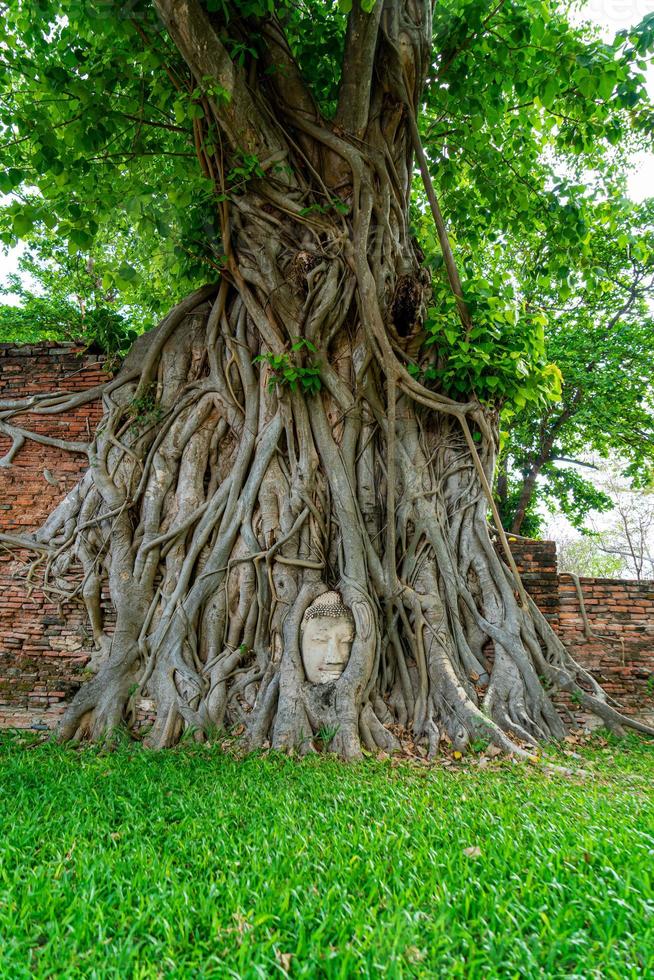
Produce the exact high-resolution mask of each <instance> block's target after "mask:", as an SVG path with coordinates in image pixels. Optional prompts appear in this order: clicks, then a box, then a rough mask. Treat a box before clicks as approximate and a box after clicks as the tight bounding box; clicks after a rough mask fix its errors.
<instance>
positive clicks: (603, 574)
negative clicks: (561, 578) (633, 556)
mask: <svg viewBox="0 0 654 980" xmlns="http://www.w3.org/2000/svg"><path fill="white" fill-rule="evenodd" d="M602 538H603V536H601V535H599V534H585V535H583V536H582V537H580V538H574V539H573V538H569V539H563V540H561V539H558V540H557V542H556V554H557V564H558V568H559V572H572V573H573V574H574V575H585V576H589V577H590V578H619V577H620V576H621V574H622V572H623V570H624V561H623V560H622V559H621V558H620V556H618V555H608V554H606V553H605V552H603V551H601V550H600V547H601V544H602Z"/></svg>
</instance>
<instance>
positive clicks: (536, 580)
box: [509, 535, 559, 629]
mask: <svg viewBox="0 0 654 980" xmlns="http://www.w3.org/2000/svg"><path fill="white" fill-rule="evenodd" d="M509 545H510V547H511V551H512V552H513V556H514V558H515V560H516V563H517V565H518V568H519V569H520V575H521V576H522V581H523V582H524V585H525V588H526V589H527V592H528V593H529V595H530V596H531V597H532V599H533V600H534V602H535V603H536V605H537V606H538V608H539V609H540V611H541V612H542V613H543V615H544V616H545V617H546V619H547V620H548V621H549V622H550V623H551V624H552V626H553V627H554V629H556V628H557V626H558V622H559V574H558V568H557V563H556V544H555V543H554V541H532V540H530V539H528V538H516V537H513V536H512V535H510V536H509Z"/></svg>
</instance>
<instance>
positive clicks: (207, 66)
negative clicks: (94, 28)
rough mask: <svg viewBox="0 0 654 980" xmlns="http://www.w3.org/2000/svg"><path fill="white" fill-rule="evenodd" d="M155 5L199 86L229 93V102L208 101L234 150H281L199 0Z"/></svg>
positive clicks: (262, 152) (261, 153)
mask: <svg viewBox="0 0 654 980" xmlns="http://www.w3.org/2000/svg"><path fill="white" fill-rule="evenodd" d="M155 6H156V8H157V11H158V13H159V16H160V17H161V20H162V21H163V23H164V25H165V27H166V29H167V30H168V32H169V34H170V36H171V38H172V40H173V41H174V43H175V45H176V47H177V49H178V51H179V52H180V54H181V55H182V57H183V58H184V60H185V61H186V63H187V65H188V66H189V68H190V69H191V71H192V72H193V75H194V76H195V78H196V81H197V82H198V84H199V85H204V83H205V82H206V80H207V79H209V80H211V81H212V82H214V83H217V84H218V85H219V86H220V87H221V88H222V89H223V90H224V92H225V98H219V97H217V96H216V95H214V94H211V95H210V96H209V98H208V101H209V104H210V106H211V109H212V111H213V113H214V116H215V118H216V121H217V122H218V123H219V125H220V126H221V127H222V129H223V130H224V132H225V134H226V136H227V138H228V140H229V142H230V143H231V145H232V148H233V149H234V150H239V151H244V152H247V153H252V154H254V155H255V156H257V157H259V158H260V159H264V158H265V157H267V156H269V155H270V154H271V153H274V152H276V151H278V150H279V149H281V144H280V143H279V138H278V136H277V135H276V134H273V131H272V129H271V128H270V127H269V126H268V124H267V123H266V121H265V119H264V117H263V115H262V113H261V112H260V111H259V109H258V107H257V106H256V104H255V102H254V99H253V98H252V94H251V92H250V91H249V89H248V87H247V83H246V79H245V73H244V71H243V69H242V68H239V67H238V66H237V65H235V64H234V62H233V61H232V59H231V58H230V57H229V54H228V53H227V51H226V50H225V48H224V47H223V45H222V44H221V42H220V39H219V38H218V35H217V34H216V32H215V30H214V28H213V26H212V24H211V21H210V20H209V18H208V17H207V15H206V13H205V11H204V10H203V9H202V6H201V4H200V3H199V0H155Z"/></svg>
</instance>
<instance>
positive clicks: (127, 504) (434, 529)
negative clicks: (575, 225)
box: [4, 0, 644, 759]
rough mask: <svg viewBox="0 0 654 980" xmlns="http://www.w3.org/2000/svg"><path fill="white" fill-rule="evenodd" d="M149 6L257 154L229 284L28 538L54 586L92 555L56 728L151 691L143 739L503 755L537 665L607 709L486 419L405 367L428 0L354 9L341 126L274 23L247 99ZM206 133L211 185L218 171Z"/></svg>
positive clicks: (531, 734)
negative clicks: (84, 672)
mask: <svg viewBox="0 0 654 980" xmlns="http://www.w3.org/2000/svg"><path fill="white" fill-rule="evenodd" d="M158 6H159V8H160V10H161V13H162V17H163V19H164V21H165V23H166V24H167V26H168V27H169V30H170V33H171V36H172V37H173V39H174V40H175V42H176V44H177V45H178V47H179V50H180V51H181V52H182V54H183V55H184V57H185V58H186V60H187V62H188V64H189V65H190V67H191V69H192V71H193V72H194V74H195V76H196V78H200V79H205V78H206V77H207V76H210V77H213V78H216V79H219V80H220V82H221V85H223V87H224V88H225V89H227V90H229V91H230V92H231V99H230V101H229V102H228V103H227V108H225V106H224V105H220V106H216V105H214V103H213V102H212V98H211V97H210V96H207V97H206V98H205V100H204V103H205V104H206V111H207V115H208V116H209V117H211V116H213V117H214V118H215V120H216V124H217V125H220V126H221V127H222V131H223V133H224V134H225V140H226V146H227V147H228V148H229V147H230V146H231V147H232V149H231V150H229V149H227V150H225V148H224V147H223V150H222V152H223V153H225V152H227V153H228V154H229V153H231V155H232V159H237V158H238V152H241V151H240V150H239V151H237V150H236V149H235V147H237V146H238V147H241V148H245V149H247V151H248V152H249V153H256V154H257V157H258V160H259V163H258V167H257V169H256V170H254V171H253V173H252V175H251V177H250V179H249V180H248V181H247V183H246V184H245V186H244V187H242V188H241V189H240V190H239V191H234V192H233V193H231V194H229V195H227V196H228V197H229V202H227V201H224V200H223V201H222V202H220V203H219V210H220V217H221V221H222V229H223V244H224V249H225V253H226V265H225V269H224V272H223V274H222V276H221V278H220V281H219V283H217V284H216V285H209V286H207V287H206V288H205V289H202V290H199V291H198V292H197V293H195V294H193V296H191V297H189V298H188V299H187V300H185V301H184V302H183V303H182V304H181V305H180V306H179V307H178V308H176V309H175V310H174V311H173V312H172V313H171V314H170V315H169V316H168V317H167V318H166V319H165V320H164V321H163V322H162V323H161V324H160V325H159V326H158V327H157V328H156V329H155V330H153V331H151V332H150V333H149V334H147V335H145V336H144V337H142V338H140V339H139V340H138V341H137V343H136V345H135V347H134V350H133V351H132V352H131V354H130V355H129V357H128V358H127V360H126V362H125V364H124V366H123V368H122V371H121V373H120V374H119V375H118V377H117V378H116V379H115V380H114V381H113V382H111V384H109V385H107V386H106V388H105V390H104V391H103V392H102V396H103V399H104V407H105V414H104V420H103V422H102V424H101V426H100V428H99V430H98V433H97V435H96V438H95V439H94V442H93V444H92V445H91V447H90V449H89V462H90V468H89V471H88V473H87V474H86V476H85V477H84V479H83V480H82V481H81V483H80V484H79V485H78V486H77V487H76V488H75V489H74V490H73V491H72V492H71V493H70V494H69V495H68V497H67V498H66V499H65V500H64V502H63V503H62V504H61V505H60V506H59V507H58V508H57V510H56V511H55V512H54V513H53V515H52V516H51V518H50V519H49V520H48V522H47V523H46V525H45V526H44V527H43V528H42V530H41V531H40V532H38V534H37V535H36V541H35V544H36V546H38V547H41V548H43V547H46V548H47V549H48V551H47V554H48V559H47V563H46V581H47V582H48V583H50V584H52V585H56V586H57V587H58V588H61V589H64V590H68V591H69V592H70V591H71V585H70V583H71V581H75V577H76V576H77V579H78V580H79V578H80V576H79V572H78V570H79V569H80V568H81V572H82V575H81V584H78V585H77V586H76V589H73V590H72V591H77V593H78V594H81V596H82V598H83V600H84V602H85V604H86V606H87V609H88V613H89V617H90V621H91V624H92V627H93V633H94V637H95V642H96V647H97V655H96V657H95V658H94V661H93V668H94V670H95V674H94V676H93V677H92V678H91V679H90V680H89V681H87V682H86V683H85V684H84V685H83V687H82V688H81V689H80V691H79V692H78V694H77V695H76V697H75V698H74V700H73V702H72V703H71V705H70V707H69V708H68V710H67V712H66V715H65V717H64V719H63V722H62V724H61V728H60V737H61V738H62V739H71V738H79V737H83V736H88V737H91V738H94V739H97V738H101V737H104V736H105V735H106V733H107V731H110V730H112V729H113V728H115V727H116V726H118V725H119V724H121V723H122V722H124V721H127V723H128V724H129V723H131V719H132V714H133V712H132V708H133V705H134V702H135V698H136V697H138V696H139V695H140V694H144V695H147V696H149V697H150V698H152V699H153V700H154V702H155V705H156V720H155V723H154V727H153V729H152V731H151V732H150V734H149V742H150V743H151V744H152V745H153V746H156V747H163V746H169V745H172V744H173V743H174V742H175V741H176V740H178V739H179V737H180V736H181V734H182V732H183V731H184V730H189V729H195V730H197V731H198V732H199V733H204V734H209V733H211V732H212V731H216V730H221V729H225V728H230V727H232V726H243V729H242V730H243V732H244V739H245V740H246V742H247V745H248V746H249V747H250V748H256V747H260V746H264V745H272V746H273V747H274V748H277V749H284V750H288V751H292V750H297V751H299V752H306V751H311V750H313V749H314V748H316V746H317V745H318V744H319V743H321V744H327V743H328V744H329V748H330V749H331V750H332V751H334V752H336V753H338V754H339V755H341V756H342V757H344V758H347V759H353V758H357V757H358V756H360V754H361V751H362V747H363V748H366V749H369V750H375V749H383V750H386V751H391V750H393V749H395V748H397V747H398V745H399V742H398V738H399V737H400V736H401V734H402V732H403V731H406V730H410V731H411V733H412V737H413V738H414V739H415V740H417V741H418V742H424V744H425V746H426V747H427V748H428V750H429V752H430V753H432V754H433V753H434V752H435V751H436V750H437V748H438V744H439V740H440V739H441V738H443V737H445V738H447V739H449V740H450V741H451V742H453V743H454V745H455V746H456V748H458V749H460V750H463V749H464V748H465V746H466V745H467V743H468V742H469V741H470V740H471V739H474V738H483V739H485V740H487V741H491V742H494V743H495V744H497V745H499V746H501V747H502V748H504V749H506V750H507V751H515V752H518V753H520V752H525V749H524V744H525V743H533V742H534V741H536V740H537V739H541V738H546V737H550V736H554V737H559V736H561V735H562V734H563V732H564V727H563V723H562V721H561V719H560V717H559V715H558V713H557V711H556V709H555V708H554V706H553V703H552V701H551V699H550V694H549V693H547V691H546V690H545V685H546V686H547V687H548V688H549V689H556V688H562V689H564V690H566V691H569V692H570V693H573V694H575V695H576V696H577V698H578V699H579V700H580V701H581V703H582V704H584V705H585V706H586V708H588V709H589V710H594V711H596V713H597V714H598V715H599V716H600V717H601V718H602V719H603V720H604V721H605V722H606V723H607V724H608V725H611V726H612V727H614V728H619V726H620V724H621V723H623V722H624V721H625V719H623V718H622V717H621V716H620V715H619V713H618V712H617V711H616V710H615V709H614V708H612V707H610V706H609V705H608V704H607V702H606V699H605V697H604V695H603V693H602V691H601V690H600V688H599V687H598V685H597V684H596V682H595V681H594V680H593V679H592V678H591V677H590V675H589V674H587V673H586V672H585V671H584V670H583V669H582V668H581V667H580V666H579V665H577V664H576V663H575V662H574V661H573V660H572V658H571V657H570V655H569V654H568V653H567V651H566V650H565V649H564V647H563V646H562V645H561V643H560V641H559V640H558V639H557V637H556V636H555V635H554V633H553V632H552V631H551V629H550V628H549V626H548V624H547V623H546V621H545V620H544V619H543V617H542V615H541V614H540V613H539V612H538V610H537V609H536V607H535V606H534V605H533V603H531V602H525V601H524V599H523V600H522V601H521V600H520V598H519V597H520V594H521V591H522V590H521V587H520V586H519V583H518V582H517V581H515V580H514V578H513V576H512V574H511V572H510V571H509V570H508V569H507V568H506V567H505V565H504V564H503V563H502V562H501V561H500V559H499V558H498V556H497V554H496V552H495V549H494V547H493V545H492V543H491V539H490V537H489V532H488V527H487V523H486V513H487V507H488V501H487V498H486V495H485V491H484V487H483V486H482V482H480V480H482V476H483V477H485V480H486V481H487V482H488V483H490V482H492V478H493V471H494V466H495V454H496V448H497V438H496V435H497V433H496V419H495V417H494V416H493V414H492V413H484V412H483V411H482V410H481V408H480V406H479V405H478V404H477V403H475V402H474V400H471V402H470V403H469V404H458V403H455V402H453V401H451V400H450V399H449V398H447V397H445V396H444V395H442V394H438V393H436V392H433V391H430V390H428V389H426V388H424V387H423V386H422V385H421V384H420V383H419V382H418V381H416V380H415V378H414V376H413V374H412V373H410V372H409V370H408V368H409V367H410V366H411V365H415V364H416V363H418V362H419V360H420V356H421V355H420V345H421V340H422V316H423V311H424V307H425V303H426V301H427V299H428V296H429V275H428V274H426V273H425V272H424V271H423V270H422V269H421V267H420V257H419V253H418V251H417V249H416V248H415V247H414V245H413V243H412V240H411V236H410V233H409V227H408V206H409V195H410V182H411V174H412V156H413V155H412V142H411V131H410V126H409V125H408V119H409V113H415V108H414V107H415V105H416V104H417V103H418V100H419V96H420V92H421V90H422V85H423V79H424V77H425V72H426V68H427V64H428V59H429V53H430V34H429V31H430V23H431V12H430V9H429V5H428V4H425V5H424V6H419V5H418V6H416V7H414V6H412V5H405V4H401V3H397V4H393V3H388V4H386V5H384V10H385V11H386V14H387V15H388V16H386V15H384V16H385V17H386V19H385V20H383V18H382V20H380V17H381V15H380V14H379V11H377V14H373V17H372V18H370V17H369V18H368V19H367V20H365V21H363V20H362V24H363V27H361V25H358V26H357V22H356V18H357V17H359V18H364V16H365V17H367V15H364V14H363V12H362V11H361V10H360V8H358V7H357V6H356V5H355V8H354V11H353V15H352V20H351V29H350V31H349V32H348V41H347V44H346V63H345V68H344V81H343V83H342V86H341V106H340V107H339V110H338V112H337V117H336V122H335V123H334V124H333V125H328V124H327V123H325V122H324V121H323V120H321V119H320V118H319V115H318V113H317V111H316V110H315V107H314V106H313V104H312V102H311V100H310V98H309V97H308V96H307V94H306V92H305V91H304V89H302V88H301V87H300V82H299V80H298V78H297V77H296V75H295V74H294V70H293V69H294V66H293V62H292V59H291V58H290V54H289V53H288V51H287V49H286V48H285V47H284V46H283V43H282V42H281V41H280V37H279V34H278V33H277V34H275V31H276V30H277V25H276V24H275V22H271V23H270V24H268V26H267V28H266V29H267V30H268V32H269V33H270V32H272V33H273V34H274V36H275V38H276V42H275V43H276V44H277V49H276V59H277V60H278V61H279V59H282V60H283V58H284V57H285V56H286V55H288V64H287V70H286V71H285V72H277V73H274V74H272V75H270V76H267V77H268V79H269V80H268V81H267V82H266V85H268V88H262V89H261V91H260V92H258V94H257V96H256V98H255V97H253V96H252V95H251V87H245V86H244V85H243V84H242V77H241V74H239V70H238V69H237V68H236V67H235V66H234V65H233V64H231V62H229V63H228V59H227V60H225V56H224V49H222V47H221V44H220V40H219V37H218V35H217V34H216V33H215V32H214V31H213V30H212V26H211V24H210V23H209V21H208V18H207V17H206V15H204V14H203V13H202V9H201V7H200V5H199V4H197V3H194V2H192V0H191V2H185V3H175V2H161V3H159V4H158ZM377 7H379V8H381V7H382V4H381V3H378V5H377ZM375 17H376V18H377V20H374V18H375ZM382 21H383V28H382V27H380V26H379V24H382ZM375 25H377V26H375ZM362 30H363V31H364V34H362ZM365 31H369V32H372V33H373V37H372V40H370V38H368V39H367V40H365V37H367V35H366V36H365V37H364V35H365ZM362 37H363V38H364V40H362ZM199 38H202V39H203V43H200V41H199ZM364 42H365V43H364ZM350 45H353V46H354V48H353V50H354V56H353V57H352V53H351V57H350V61H349V62H348V60H347V58H348V48H349V46H350ZM357 45H359V46H358V47H357ZM221 59H222V60H221ZM348 64H349V65H350V68H351V71H350V72H349V73H348V71H347V67H348ZM230 72H231V74H230ZM272 86H274V87H275V88H274V90H273V89H272V88H271V87H272ZM353 91H356V92H357V93H359V97H360V99H362V101H361V103H359V102H353V101H352V100H353V95H352V93H353ZM348 93H349V94H348ZM264 98H266V99H268V100H269V104H272V102H274V105H275V106H276V108H277V109H278V110H279V111H278V112H276V113H275V112H263V111H262V110H261V108H260V105H261V103H262V100H264ZM271 100H272V102H271ZM291 107H292V108H291ZM236 110H238V111H236ZM277 120H279V121H277ZM239 127H240V129H239ZM343 128H344V129H345V130H347V132H343V131H342V129H343ZM348 134H349V135H348ZM203 145H204V144H203V142H202V139H201V140H200V143H199V146H200V150H199V152H200V155H201V157H202V162H203V165H204V166H205V168H206V169H207V172H210V173H213V174H215V179H216V183H217V187H219V186H220V185H221V183H224V177H223V174H224V173H225V172H226V169H227V165H226V163H225V160H224V159H223V158H221V159H218V154H217V155H216V157H215V158H214V157H209V156H207V153H206V151H205V150H204V149H202V146H203ZM221 196H225V195H221ZM48 404H50V403H46V404H44V403H41V404H40V407H39V406H37V410H47V409H48ZM51 404H52V405H53V406H54V409H55V410H59V409H62V408H63V407H65V404H66V402H65V400H61V399H60V400H59V401H57V400H55V402H53V403H51ZM21 407H22V408H23V409H24V408H25V404H22V405H21V406H18V408H21ZM32 407H34V405H33V403H32ZM17 410H18V409H17ZM4 417H5V418H6V417H7V416H4ZM470 431H472V434H473V440H470V439H469V438H466V432H467V433H468V435H469V433H470ZM475 445H476V446H477V447H478V448H477V450H475V449H474V448H471V447H474V446H475ZM103 588H106V589H107V590H108V593H109V595H110V597H111V604H112V607H113V613H114V617H115V627H114V628H113V629H110V628H107V625H106V623H105V619H104V611H103V608H102V606H101V604H100V595H101V592H102V590H103ZM328 592H331V593H333V592H337V593H338V596H336V597H334V596H333V595H332V596H329V597H328V598H327V599H323V600H322V601H321V598H320V597H321V596H324V595H325V594H326V593H328ZM522 594H523V596H524V592H522ZM316 600H318V601H317V602H316ZM313 619H316V620H317V621H319V622H318V626H319V628H320V629H322V630H323V633H322V636H321V635H319V630H318V633H316V632H315V630H314V631H313V632H312V633H311V635H312V636H313V639H312V640H309V639H307V637H308V636H309V633H310V632H311V631H310V629H309V626H308V624H309V623H311V622H312V620H313ZM330 620H331V623H330ZM315 625H316V624H313V626H315ZM313 626H312V627H311V630H313ZM332 627H333V628H332ZM339 629H340V630H341V633H339ZM348 629H349V630H350V632H349V634H348V635H347V636H346V633H347V630H348ZM343 630H345V632H343ZM339 636H340V637H341V639H340V640H338V637H339ZM335 637H336V639H335ZM337 640H338V643H340V644H341V646H340V647H339V648H338V650H339V651H340V652H338V653H334V651H335V650H336V646H335V645H334V644H336V643H337ZM321 644H323V646H322V647H321ZM489 649H491V650H492V652H489ZM321 650H322V652H321ZM325 651H327V652H326V653H325ZM334 657H336V658H337V659H336V660H334V659H333V658H334ZM330 658H332V659H330ZM309 662H311V664H312V665H313V666H311V668H310V666H309ZM316 665H317V666H316ZM325 665H326V666H325ZM321 670H323V671H325V677H326V679H325V680H324V682H323V681H321V679H320V674H319V671H321ZM315 671H318V674H316V673H315ZM310 675H311V676H313V678H314V679H313V680H312V679H311V676H310ZM316 677H317V678H318V679H317V681H316V679H315V678H316ZM636 724H637V723H636ZM639 727H641V728H643V730H644V726H639Z"/></svg>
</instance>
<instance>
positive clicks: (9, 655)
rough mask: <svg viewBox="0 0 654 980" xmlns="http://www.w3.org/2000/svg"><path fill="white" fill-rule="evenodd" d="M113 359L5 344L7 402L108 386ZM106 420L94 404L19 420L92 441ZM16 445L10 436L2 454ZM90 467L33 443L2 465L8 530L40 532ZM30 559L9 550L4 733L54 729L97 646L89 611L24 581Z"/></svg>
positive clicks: (1, 355)
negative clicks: (107, 366) (107, 365)
mask: <svg viewBox="0 0 654 980" xmlns="http://www.w3.org/2000/svg"><path fill="white" fill-rule="evenodd" d="M103 361H104V358H103V357H102V356H97V355H91V354H88V353H82V352H81V349H80V348H79V347H76V346H75V345H73V344H52V343H51V344H41V345H39V346H38V347H32V346H22V347H14V346H12V345H9V344H0V398H2V399H11V398H24V397H25V396H26V395H31V394H35V393H38V392H48V391H53V390H56V391H80V390H82V389H85V388H91V387H93V386H94V385H97V384H99V383H100V382H102V381H104V380H106V377H107V376H106V374H105V373H104V372H103V370H102V363H103ZM99 415H100V406H99V405H98V404H97V403H91V404H88V405H83V406H82V407H81V408H79V409H77V410H75V411H72V412H67V413H65V414H62V415H55V416H41V417H40V418H39V417H38V416H33V415H32V416H25V417H21V416H16V417H14V418H12V419H11V424H13V425H16V426H19V427H20V426H21V425H25V426H27V425H29V428H31V429H33V430H34V431H36V432H40V433H41V434H44V435H48V436H54V437H56V438H58V439H65V440H67V441H71V442H86V441H88V438H89V434H90V433H92V432H93V429H94V427H95V425H96V424H97V422H98V419H99ZM28 419H29V422H28ZM10 446H11V440H10V439H8V438H7V437H6V436H3V435H1V434H0V457H2V456H4V454H5V453H6V452H7V450H8V449H9V448H10ZM85 468H86V457H85V456H83V455H72V454H70V453H67V452H63V451H62V450H60V449H56V448H54V447H50V446H43V445H39V444H37V443H34V442H31V441H27V442H26V443H25V445H24V446H23V447H22V449H21V450H20V452H19V453H18V455H17V456H16V457H15V459H14V462H13V465H12V466H11V467H0V528H1V529H2V530H3V531H5V532H7V533H11V534H22V533H25V532H28V531H32V530H34V529H36V528H38V527H39V526H40V525H41V524H42V522H43V521H44V519H45V518H46V517H47V516H48V514H49V513H50V512H51V511H52V510H53V509H54V507H55V506H56V504H57V503H59V501H60V500H62V499H63V497H65V495H66V493H67V492H68V490H70V489H71V487H73V486H74V485H75V484H76V482H77V481H78V479H79V477H80V475H81V474H82V473H83V472H84V470H85ZM26 557H27V556H26V554H25V553H24V552H18V551H17V552H15V553H14V554H13V555H12V554H8V553H7V552H6V551H4V550H3V549H0V727H6V726H12V727H21V728H25V727H30V726H32V727H40V726H42V725H47V726H51V725H52V724H53V723H54V722H55V721H56V719H57V717H58V715H59V714H60V713H61V712H62V711H63V708H64V706H65V704H66V702H67V701H68V700H69V699H70V697H71V696H72V694H73V693H74V692H75V691H76V690H77V688H78V687H79V684H80V680H81V676H82V673H83V670H84V667H85V665H86V663H87V662H88V658H89V648H90V646H91V640H90V636H89V631H88V628H87V623H86V615H85V613H84V610H83V609H82V607H81V606H79V605H70V604H68V605H64V606H62V607H59V606H57V605H55V604H53V603H52V602H46V600H45V597H44V596H43V593H42V592H40V591H39V590H38V589H36V588H35V589H33V590H31V591H30V590H29V589H28V587H27V584H26V583H25V582H24V581H23V580H22V579H21V578H20V573H21V568H24V562H25V559H26Z"/></svg>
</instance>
